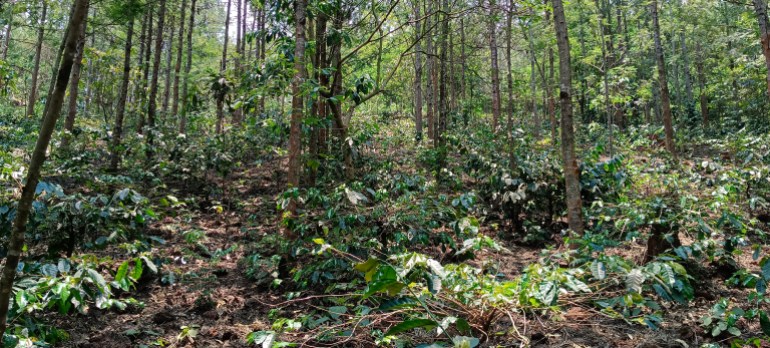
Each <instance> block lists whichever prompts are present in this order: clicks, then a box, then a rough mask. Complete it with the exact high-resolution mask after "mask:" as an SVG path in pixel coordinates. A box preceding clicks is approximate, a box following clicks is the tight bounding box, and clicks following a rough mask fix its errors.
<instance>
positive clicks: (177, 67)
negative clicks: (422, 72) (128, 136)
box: [171, 0, 187, 124]
mask: <svg viewBox="0 0 770 348" xmlns="http://www.w3.org/2000/svg"><path fill="white" fill-rule="evenodd" d="M186 6H187V0H182V5H181V8H180V9H179V11H180V13H181V14H180V15H179V38H178V39H177V43H176V48H177V50H176V63H175V64H174V92H173V97H172V99H173V100H172V101H171V116H172V117H174V118H176V116H177V114H178V112H179V80H180V77H179V72H180V71H181V69H182V56H183V52H184V35H185V31H184V20H185V7H186ZM180 124H181V122H180Z"/></svg>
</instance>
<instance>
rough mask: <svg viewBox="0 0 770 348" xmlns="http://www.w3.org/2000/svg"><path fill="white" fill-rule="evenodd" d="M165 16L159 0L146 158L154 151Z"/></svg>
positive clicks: (164, 4) (164, 9) (162, 2)
mask: <svg viewBox="0 0 770 348" xmlns="http://www.w3.org/2000/svg"><path fill="white" fill-rule="evenodd" d="M165 17H166V0H160V11H158V29H157V30H158V33H157V34H156V37H155V52H153V53H154V55H155V56H154V57H153V66H154V68H153V69H152V80H151V81H150V96H149V100H148V101H147V105H148V106H147V126H148V131H147V159H152V157H153V156H154V153H155V149H154V148H153V146H154V144H153V142H154V139H155V134H154V133H155V113H156V112H157V110H156V108H157V96H158V77H159V75H160V65H161V62H160V58H161V53H162V50H163V29H164V27H163V21H164V20H165Z"/></svg>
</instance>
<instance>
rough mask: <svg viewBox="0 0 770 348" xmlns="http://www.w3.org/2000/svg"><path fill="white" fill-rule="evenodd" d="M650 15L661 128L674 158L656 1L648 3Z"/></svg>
mask: <svg viewBox="0 0 770 348" xmlns="http://www.w3.org/2000/svg"><path fill="white" fill-rule="evenodd" d="M650 12H651V13H652V31H653V37H654V40H655V60H656V61H657V64H658V84H659V85H660V103H661V108H662V109H663V128H664V130H665V133H666V150H668V152H670V153H671V154H672V155H673V156H674V157H676V149H674V124H673V119H672V116H671V99H670V97H669V92H668V79H667V78H666V61H665V59H664V58H663V44H661V39H660V24H659V23H658V1H657V0H652V2H651V3H650Z"/></svg>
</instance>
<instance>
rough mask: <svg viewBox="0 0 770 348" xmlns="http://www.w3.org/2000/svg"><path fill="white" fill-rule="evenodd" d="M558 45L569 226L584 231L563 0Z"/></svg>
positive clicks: (558, 6) (557, 9)
mask: <svg viewBox="0 0 770 348" xmlns="http://www.w3.org/2000/svg"><path fill="white" fill-rule="evenodd" d="M553 19H554V26H555V27H556V45H557V46H558V48H559V80H560V81H559V82H560V88H559V89H560V93H559V100H560V102H561V149H562V158H563V160H564V182H565V187H566V197H567V221H568V223H569V228H570V229H571V230H572V231H573V232H575V233H577V234H578V235H582V234H583V202H582V199H581V198H580V172H579V169H578V165H577V159H576V157H575V130H574V129H573V124H572V123H573V121H572V66H571V63H570V51H569V37H568V33H567V19H566V18H565V16H564V6H563V5H562V0H553Z"/></svg>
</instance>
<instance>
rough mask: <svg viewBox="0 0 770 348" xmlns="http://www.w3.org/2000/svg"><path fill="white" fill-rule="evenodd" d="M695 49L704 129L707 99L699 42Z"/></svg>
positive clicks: (707, 120)
mask: <svg viewBox="0 0 770 348" xmlns="http://www.w3.org/2000/svg"><path fill="white" fill-rule="evenodd" d="M695 49H696V50H697V52H696V54H697V56H696V59H697V62H696V63H695V68H696V69H697V72H698V89H699V90H700V115H701V120H702V121H703V129H704V130H706V129H708V128H709V99H708V95H707V94H706V74H705V73H703V60H704V57H703V51H702V50H701V47H700V43H697V44H696V46H695Z"/></svg>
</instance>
